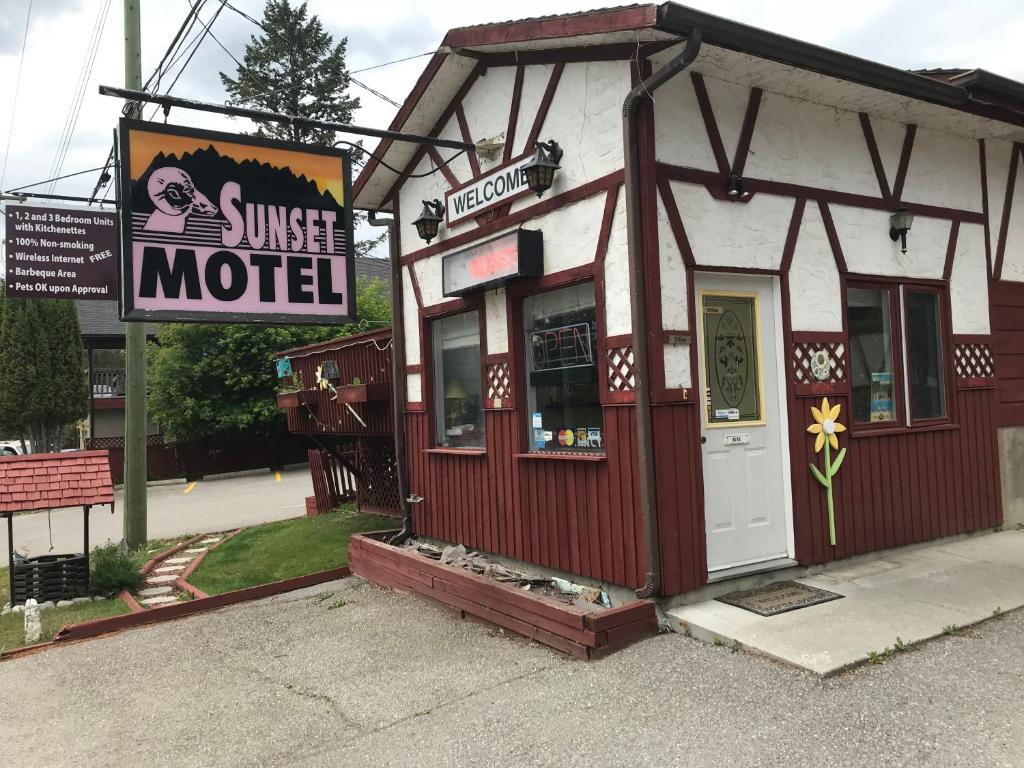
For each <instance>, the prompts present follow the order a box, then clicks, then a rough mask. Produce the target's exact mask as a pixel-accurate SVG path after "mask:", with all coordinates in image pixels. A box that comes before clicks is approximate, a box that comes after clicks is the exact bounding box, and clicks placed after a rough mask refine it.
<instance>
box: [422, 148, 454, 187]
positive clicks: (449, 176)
mask: <svg viewBox="0 0 1024 768" xmlns="http://www.w3.org/2000/svg"><path fill="white" fill-rule="evenodd" d="M427 154H428V155H430V159H431V160H432V161H433V163H434V166H435V167H436V168H440V169H441V175H443V176H444V177H445V179H446V180H447V181H448V184H449V186H452V187H457V186H459V184H461V182H460V181H459V179H458V177H456V175H455V172H454V171H452V166H451V164H450V163H445V161H444V158H443V157H441V153H440V152H438V151H437V148H436V147H429V146H428V147H427Z"/></svg>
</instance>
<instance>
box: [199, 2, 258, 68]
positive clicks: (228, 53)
mask: <svg viewBox="0 0 1024 768" xmlns="http://www.w3.org/2000/svg"><path fill="white" fill-rule="evenodd" d="M185 2H186V3H188V4H189V5H191V4H192V0H185ZM222 7H223V6H222ZM197 18H198V17H197ZM199 23H200V24H202V25H203V26H204V27H205V28H206V31H207V32H208V33H209V35H210V37H212V38H213V42H215V43H216V44H217V45H219V46H220V47H221V50H222V51H224V53H226V54H227V55H228V56H230V57H231V58H232V59H233V60H234V62H235V64H237V65H238V66H239V67H244V66H245V65H244V64H243V63H242V62H240V61H239V60H238V57H237V56H235V54H233V53H232V52H231V51H229V50H228V49H227V47H226V46H225V45H224V43H222V42H221V41H220V39H219V38H218V37H217V36H216V35H215V34H213V30H212V29H210V27H212V26H213V22H212V21H211V22H210V23H209V24H206V22H204V21H203V20H202V19H199Z"/></svg>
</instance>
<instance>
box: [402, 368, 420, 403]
mask: <svg viewBox="0 0 1024 768" xmlns="http://www.w3.org/2000/svg"><path fill="white" fill-rule="evenodd" d="M405 393H406V399H407V401H408V402H410V403H421V402H423V377H422V376H421V375H420V374H418V373H410V374H409V375H408V376H406V377H405Z"/></svg>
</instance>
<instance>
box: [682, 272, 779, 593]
mask: <svg viewBox="0 0 1024 768" xmlns="http://www.w3.org/2000/svg"><path fill="white" fill-rule="evenodd" d="M702 277H707V278H714V279H724V280H728V279H730V278H741V279H746V280H750V279H755V280H756V279H762V280H765V281H767V282H768V283H770V284H771V287H772V315H773V317H774V320H775V332H774V334H773V337H774V343H775V361H776V365H775V367H776V371H775V377H776V394H777V397H778V414H779V420H780V424H779V443H780V445H779V448H780V450H781V451H782V456H781V464H782V472H783V482H782V504H783V516H784V520H785V527H786V552H787V555H788V561H787V562H781V563H780V562H778V561H777V560H769V561H763V562H762V563H750V564H747V565H740V566H734V567H730V568H725V569H718V570H714V571H710V570H709V571H708V576H709V581H713V580H717V579H720V578H727V577H728V575H730V574H731V573H732V572H751V571H757V570H770V569H771V568H772V567H775V566H774V564H775V563H778V566H777V567H785V566H787V565H791V564H792V561H794V560H795V557H796V533H795V530H794V520H793V470H792V460H791V454H790V442H789V429H790V414H789V397H788V391H789V390H788V388H787V379H786V376H787V371H788V366H789V362H790V361H789V357H788V356H787V355H786V354H785V338H784V337H785V332H784V328H785V327H784V325H783V315H782V280H781V278H780V277H779V276H778V275H764V274H761V273H751V272H744V271H742V270H737V271H736V272H718V271H714V272H702V271H701V270H700V268H699V267H698V268H697V269H695V270H694V272H693V285H694V291H693V296H694V299H693V300H694V302H695V303H696V305H697V308H698V311H697V313H696V316H697V322H698V327H697V328H695V329H694V333H695V339H694V341H695V342H696V341H697V339H696V335H697V334H702V333H703V330H704V326H703V322H704V320H703V317H702V316H701V312H700V306H699V305H700V298H699V297H700V295H701V292H702V290H703V289H700V288H698V286H697V283H698V281H699V280H700V279H701V278H702ZM708 292H709V293H715V291H714V289H709V290H708ZM758 343H759V344H760V345H762V346H763V345H764V343H765V342H764V330H763V329H760V328H759V329H758ZM697 349H698V357H700V351H699V350H700V346H698V347H697ZM761 361H762V365H763V364H764V356H763V355H761ZM703 365H704V364H703V362H701V361H700V360H698V370H697V372H696V376H697V390H698V393H702V392H703V389H702V388H703V387H704V382H702V381H701V378H700V377H701V371H703ZM771 375H772V372H771V371H768V370H765V371H764V377H765V378H767V377H768V376H771ZM704 376H705V378H706V376H707V372H706V371H705V372H704ZM762 396H763V395H762ZM698 403H699V404H700V407H701V408H702V409H703V408H704V405H703V396H702V395H699V396H698ZM766 415H767V413H766ZM700 419H701V427H702V429H701V431H702V432H703V423H704V422H703V420H704V413H703V410H702V412H701V414H700ZM702 448H703V446H702ZM703 463H704V451H703V450H702V451H701V465H702V466H701V475H702V476H703V472H704V469H703ZM705 503H706V502H705ZM704 546H705V549H706V548H707V533H705V536H704ZM762 564H763V565H766V566H767V567H766V568H763V569H762V568H759V567H758V566H760V565H762Z"/></svg>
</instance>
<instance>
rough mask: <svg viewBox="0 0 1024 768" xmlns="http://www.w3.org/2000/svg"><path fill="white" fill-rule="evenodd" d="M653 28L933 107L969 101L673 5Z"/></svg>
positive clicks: (959, 92)
mask: <svg viewBox="0 0 1024 768" xmlns="http://www.w3.org/2000/svg"><path fill="white" fill-rule="evenodd" d="M657 28H658V29H659V30H661V31H663V32H671V33H673V34H677V35H685V34H686V33H687V32H688V31H689V30H691V29H694V28H696V29H700V30H701V32H702V33H703V35H704V42H706V43H709V44H711V45H715V46H718V47H720V48H727V49H729V50H732V51H738V52H740V53H749V54H751V55H753V56H757V57H760V58H763V59H770V60H771V61H776V62H779V63H780V64H787V65H789V66H793V67H798V68H800V69H805V70H808V71H811V72H817V73H818V74H820V75H826V76H828V77H835V78H838V79H840V80H846V81H848V82H851V83H858V84H859V85H865V86H869V87H871V88H879V89H881V90H884V91H889V92H891V93H897V94H900V95H902V96H910V97H913V98H915V99H920V100H922V101H928V102H931V103H933V104H940V105H942V106H946V107H963V106H964V105H966V104H967V103H968V101H970V95H969V94H968V92H967V90H966V89H964V88H962V87H960V86H959V85H954V84H952V83H944V82H941V81H939V80H935V79H933V78H929V77H926V76H924V75H918V74H915V73H913V72H906V71H904V70H902V69H897V68H896V67H890V66H887V65H885V64H879V63H877V62H874V61H868V60H867V59H861V58H858V57H856V56H850V55H849V54H845V53H840V52H839V51H833V50H831V49H830V48H824V47H822V46H820V45H813V44H811V43H805V42H803V41H801V40H794V39H793V38H791V37H786V36H784V35H778V34H775V33H774V32H767V31H765V30H763V29H757V28H756V27H750V26H747V25H746V24H740V23H738V22H735V21H730V20H729V19H723V18H722V17H721V16H713V15H712V14H710V13H704V12H702V11H697V10H694V9H692V8H687V7H686V6H683V5H678V4H676V3H662V4H661V5H660V6H658V20H657Z"/></svg>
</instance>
